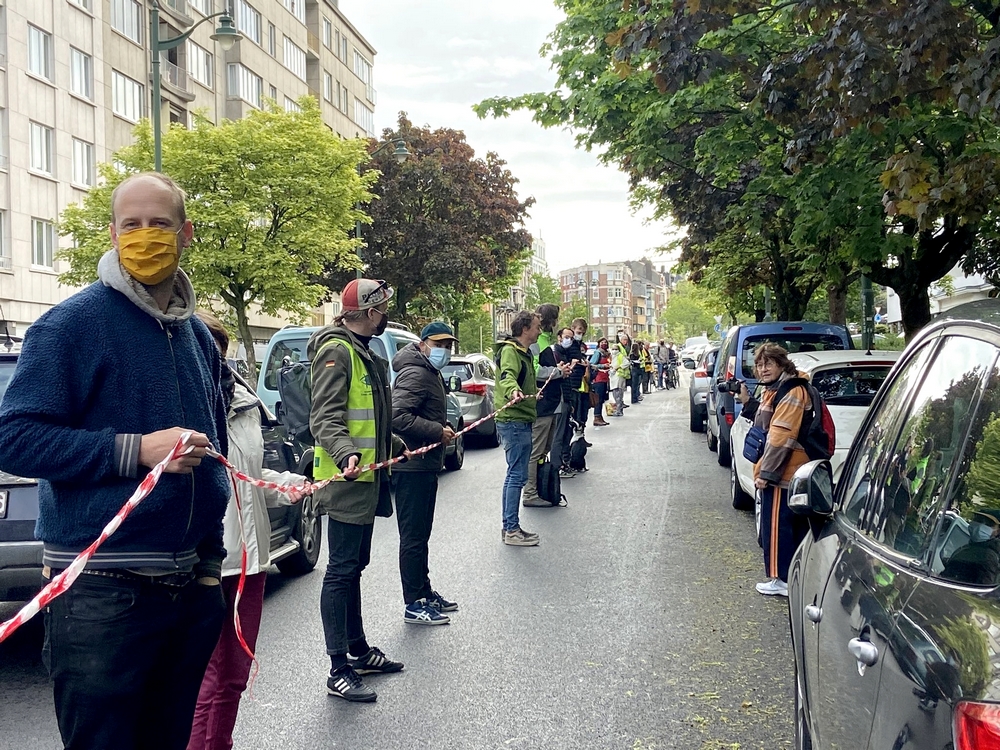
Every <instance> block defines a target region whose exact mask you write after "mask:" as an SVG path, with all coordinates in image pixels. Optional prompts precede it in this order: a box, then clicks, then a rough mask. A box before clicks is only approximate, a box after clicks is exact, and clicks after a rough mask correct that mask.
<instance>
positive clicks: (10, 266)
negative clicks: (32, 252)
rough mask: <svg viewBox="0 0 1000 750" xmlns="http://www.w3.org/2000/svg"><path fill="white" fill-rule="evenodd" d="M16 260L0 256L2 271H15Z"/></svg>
mask: <svg viewBox="0 0 1000 750" xmlns="http://www.w3.org/2000/svg"><path fill="white" fill-rule="evenodd" d="M13 270H14V259H13V258H9V257H7V256H6V255H0V271H13Z"/></svg>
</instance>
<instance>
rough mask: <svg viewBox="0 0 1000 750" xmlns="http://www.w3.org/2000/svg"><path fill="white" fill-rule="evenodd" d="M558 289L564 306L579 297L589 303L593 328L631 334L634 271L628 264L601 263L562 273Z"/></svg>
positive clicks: (578, 267)
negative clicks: (621, 330) (560, 291)
mask: <svg viewBox="0 0 1000 750" xmlns="http://www.w3.org/2000/svg"><path fill="white" fill-rule="evenodd" d="M559 287H560V289H561V290H562V302H563V304H564V305H565V304H569V303H571V302H572V301H573V300H574V299H578V298H580V297H583V298H585V299H586V300H587V303H588V307H589V311H588V312H589V315H588V322H589V323H590V325H591V327H597V328H600V329H601V331H602V332H603V333H604V334H605V335H609V334H614V333H615V332H616V331H618V330H620V329H624V330H626V331H628V332H629V333H630V334H631V333H632V331H633V328H632V326H633V315H632V269H631V268H630V266H629V264H628V263H598V264H592V265H586V266H577V267H576V268H570V269H567V270H565V271H560V273H559ZM643 305H644V306H645V302H644V303H643Z"/></svg>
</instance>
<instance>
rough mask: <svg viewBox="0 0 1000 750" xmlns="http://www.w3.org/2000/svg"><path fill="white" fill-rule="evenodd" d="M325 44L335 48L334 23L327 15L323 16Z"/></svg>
mask: <svg viewBox="0 0 1000 750" xmlns="http://www.w3.org/2000/svg"><path fill="white" fill-rule="evenodd" d="M323 46H324V47H326V48H327V49H333V24H332V23H330V19H329V18H327V17H326V16H323Z"/></svg>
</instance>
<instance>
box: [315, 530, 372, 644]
mask: <svg viewBox="0 0 1000 750" xmlns="http://www.w3.org/2000/svg"><path fill="white" fill-rule="evenodd" d="M326 528H327V536H328V540H327V541H328V544H329V545H330V561H329V563H327V566H326V575H324V576H323V591H322V593H321V594H320V597H319V614H320V617H321V618H322V620H323V634H324V635H325V637H326V652H327V653H328V654H330V655H331V656H333V655H342V654H346V653H347V652H348V651H350V648H351V646H352V645H353V644H355V643H357V642H359V641H363V640H364V639H365V628H364V624H363V623H362V622H361V571H363V570H364V569H365V568H366V567H367V566H368V562H369V560H371V556H372V531H373V530H374V529H375V524H373V523H368V524H355V523H343V522H341V521H337V520H335V519H333V518H328V519H327V527H326ZM351 653H352V654H353V655H354V656H363V654H357V653H354V652H353V651H351Z"/></svg>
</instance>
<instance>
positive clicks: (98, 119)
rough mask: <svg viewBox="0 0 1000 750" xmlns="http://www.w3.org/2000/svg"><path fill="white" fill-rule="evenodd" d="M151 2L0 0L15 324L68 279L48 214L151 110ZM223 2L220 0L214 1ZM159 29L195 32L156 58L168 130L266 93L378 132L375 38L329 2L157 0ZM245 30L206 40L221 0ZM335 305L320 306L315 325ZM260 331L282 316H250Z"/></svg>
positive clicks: (5, 252)
mask: <svg viewBox="0 0 1000 750" xmlns="http://www.w3.org/2000/svg"><path fill="white" fill-rule="evenodd" d="M153 1H154V0H0V63H2V64H0V307H2V310H3V315H2V316H0V317H4V318H6V320H7V321H8V328H9V329H11V332H12V333H15V332H16V333H22V332H23V329H24V328H26V327H27V326H28V325H29V324H30V323H31V322H33V321H34V320H35V319H37V318H38V317H39V316H40V315H41V314H42V313H43V312H45V311H46V310H47V309H49V308H50V307H51V306H52V305H54V304H56V303H57V302H59V301H61V300H63V299H65V298H66V297H68V296H69V295H70V294H72V293H73V292H74V291H76V290H75V289H74V288H71V287H65V286H61V285H60V284H59V283H58V275H59V273H61V272H62V271H64V270H66V269H65V268H63V267H62V266H63V262H61V261H59V260H56V259H55V257H54V256H55V254H56V252H57V250H58V248H59V247H60V246H67V245H68V243H69V239H68V238H65V237H59V236H58V234H57V229H56V221H57V219H58V217H59V215H60V214H61V212H62V211H63V210H64V209H65V208H66V206H68V205H71V204H73V203H77V202H79V201H81V200H82V199H83V197H84V196H85V195H86V192H87V190H88V189H89V188H90V187H92V186H94V185H95V184H96V180H97V175H96V165H97V163H99V162H102V161H108V160H109V159H110V158H111V157H112V154H113V153H114V152H115V151H116V150H117V149H118V148H120V147H122V146H124V145H127V144H129V143H131V142H132V131H133V128H134V127H135V125H136V123H138V122H139V120H140V119H142V118H144V117H148V116H149V114H150V107H151V101H150V100H151V88H150V70H151V65H150V48H151V47H150V38H149V35H150V27H149V24H150V10H151V8H152V5H153ZM224 2H225V4H226V5H225V6H224V5H223V3H224ZM158 6H159V19H160V20H159V38H160V39H161V40H165V39H170V38H174V37H176V36H178V35H180V34H182V33H185V32H187V31H189V30H191V35H190V37H189V39H188V40H187V41H186V42H185V43H183V44H181V45H179V46H178V47H176V48H174V49H172V50H169V51H167V52H164V53H162V54H161V64H160V84H161V85H160V91H161V95H160V102H159V106H160V108H161V120H162V123H163V127H164V129H165V128H167V127H168V126H169V125H170V124H173V123H177V124H180V125H183V126H185V127H188V126H190V125H191V124H192V122H193V121H194V118H195V117H198V116H202V117H205V118H207V119H209V120H210V121H212V122H214V123H218V122H220V121H221V120H222V119H224V118H225V119H236V118H240V117H244V116H245V115H247V114H248V113H249V112H250V111H252V110H253V109H255V108H260V107H263V106H265V104H266V101H267V100H268V99H271V100H273V101H275V102H277V103H278V105H279V106H283V107H285V108H286V109H288V110H291V109H295V108H297V107H298V106H299V105H298V103H297V100H298V99H299V98H300V97H302V96H305V95H312V96H314V97H315V98H316V99H317V100H318V101H319V103H320V110H321V113H322V117H323V121H324V122H325V123H326V125H327V126H328V127H329V128H330V129H331V130H332V131H333V132H335V133H337V134H339V135H341V136H342V137H345V138H355V137H362V136H372V135H374V130H375V126H374V111H375V100H376V92H375V88H374V82H373V75H372V72H373V66H374V59H375V50H374V48H373V47H372V46H371V45H370V44H369V43H368V42H367V41H366V40H365V38H364V37H363V36H362V35H361V34H360V33H359V32H358V31H357V29H355V28H354V26H352V25H351V23H350V21H349V20H348V19H347V18H346V17H345V16H344V14H343V13H342V12H341V11H340V9H339V8H338V7H337V2H336V0H159V2H158ZM224 7H225V9H229V10H231V11H232V15H233V18H234V21H235V24H236V27H237V28H238V29H239V31H240V33H241V34H242V36H243V38H242V40H241V41H240V42H239V43H238V44H236V45H235V46H234V47H233V48H232V49H231V50H229V51H228V52H224V51H223V50H222V49H221V47H220V46H219V45H217V44H216V43H215V42H214V41H213V40H212V39H211V35H212V34H213V32H214V30H215V26H216V23H217V21H216V19H212V18H208V17H209V16H211V15H212V14H213V13H217V12H220V11H222V10H223V9H224ZM338 307H339V306H338V305H336V303H334V304H330V305H326V306H325V307H324V308H322V309H321V310H317V311H316V314H315V315H314V320H312V321H310V322H312V323H320V324H321V323H325V322H327V319H329V318H332V316H333V315H335V314H336V313H337V312H339V310H338ZM253 323H254V326H253V327H254V332H255V336H259V337H261V338H266V337H267V336H268V335H269V333H270V331H273V330H275V329H277V328H279V327H281V325H283V324H284V321H282V320H280V319H275V318H264V317H262V316H256V317H255V319H254V321H253Z"/></svg>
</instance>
